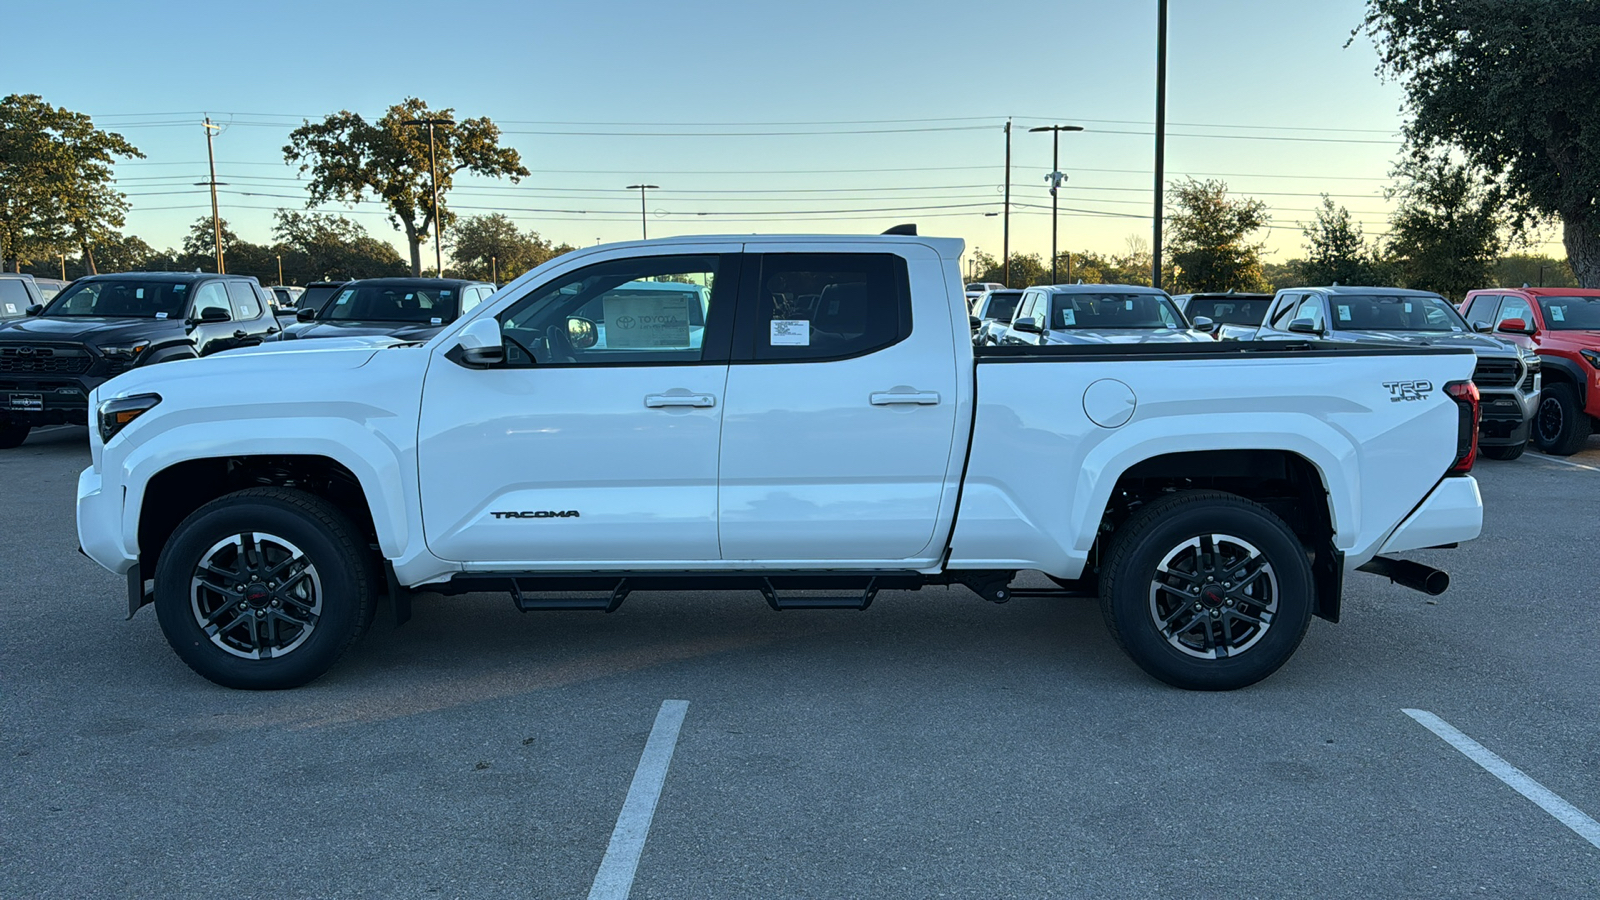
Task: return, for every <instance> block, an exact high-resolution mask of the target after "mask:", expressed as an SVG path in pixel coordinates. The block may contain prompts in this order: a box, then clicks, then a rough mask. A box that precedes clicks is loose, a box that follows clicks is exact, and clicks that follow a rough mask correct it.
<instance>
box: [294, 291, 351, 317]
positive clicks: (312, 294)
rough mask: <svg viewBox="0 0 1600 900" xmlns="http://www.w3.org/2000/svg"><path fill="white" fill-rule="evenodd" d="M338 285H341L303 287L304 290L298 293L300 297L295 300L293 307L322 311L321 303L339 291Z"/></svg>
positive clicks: (324, 302)
mask: <svg viewBox="0 0 1600 900" xmlns="http://www.w3.org/2000/svg"><path fill="white" fill-rule="evenodd" d="M340 287H342V285H334V286H332V287H308V288H306V289H305V292H304V293H302V294H301V295H300V299H299V300H296V301H295V304H294V308H295V309H314V310H316V311H317V312H322V307H323V305H324V304H326V303H327V302H328V299H329V298H330V297H332V296H333V295H334V294H337V293H339V288H340Z"/></svg>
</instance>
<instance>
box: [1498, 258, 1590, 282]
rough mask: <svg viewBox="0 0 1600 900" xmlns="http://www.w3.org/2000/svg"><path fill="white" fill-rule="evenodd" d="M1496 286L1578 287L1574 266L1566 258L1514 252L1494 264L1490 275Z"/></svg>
mask: <svg viewBox="0 0 1600 900" xmlns="http://www.w3.org/2000/svg"><path fill="white" fill-rule="evenodd" d="M1490 280H1491V281H1493V282H1494V285H1495V287H1521V286H1523V285H1525V284H1531V285H1533V286H1534V287H1577V286H1578V279H1577V278H1575V277H1573V274H1572V267H1571V266H1569V265H1567V261H1566V260H1564V259H1556V258H1555V257H1553V256H1545V255H1542V254H1541V255H1537V256H1535V255H1532V254H1522V253H1513V254H1510V255H1507V256H1502V257H1500V259H1499V260H1498V261H1496V262H1495V264H1494V274H1493V275H1491V276H1490Z"/></svg>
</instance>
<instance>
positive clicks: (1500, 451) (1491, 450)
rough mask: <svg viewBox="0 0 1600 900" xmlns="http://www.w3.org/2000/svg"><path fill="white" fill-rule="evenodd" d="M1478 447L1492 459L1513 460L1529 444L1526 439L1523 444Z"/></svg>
mask: <svg viewBox="0 0 1600 900" xmlns="http://www.w3.org/2000/svg"><path fill="white" fill-rule="evenodd" d="M1478 449H1479V450H1482V451H1483V455H1484V456H1487V457H1489V458H1490V459H1499V460H1513V459H1516V458H1517V457H1519V456H1521V455H1522V454H1523V451H1525V450H1527V449H1528V444H1527V442H1526V441H1524V442H1523V443H1521V444H1502V445H1500V446H1498V447H1479V448H1478Z"/></svg>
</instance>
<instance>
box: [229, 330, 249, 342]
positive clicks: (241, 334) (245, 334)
mask: <svg viewBox="0 0 1600 900" xmlns="http://www.w3.org/2000/svg"><path fill="white" fill-rule="evenodd" d="M233 336H234V337H236V338H238V339H239V340H241V341H242V340H244V339H245V338H247V337H249V336H250V334H249V333H248V332H246V331H244V330H243V329H241V330H239V331H235V332H234V333H233Z"/></svg>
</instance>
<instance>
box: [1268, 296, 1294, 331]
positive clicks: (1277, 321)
mask: <svg viewBox="0 0 1600 900" xmlns="http://www.w3.org/2000/svg"><path fill="white" fill-rule="evenodd" d="M1300 296H1301V295H1299V294H1284V295H1283V299H1281V300H1279V301H1278V304H1279V305H1278V308H1277V309H1275V310H1273V311H1272V318H1271V319H1270V320H1268V322H1267V327H1268V328H1271V329H1273V330H1275V331H1288V330H1289V323H1290V322H1293V321H1294V316H1293V315H1292V313H1293V312H1294V308H1295V304H1296V303H1298V302H1299V300H1300Z"/></svg>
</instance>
